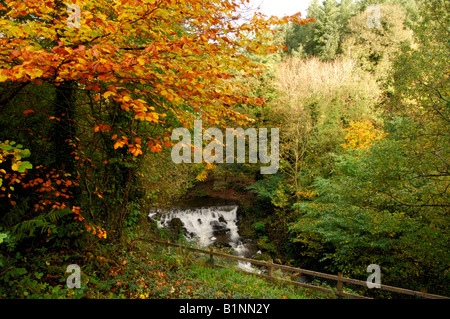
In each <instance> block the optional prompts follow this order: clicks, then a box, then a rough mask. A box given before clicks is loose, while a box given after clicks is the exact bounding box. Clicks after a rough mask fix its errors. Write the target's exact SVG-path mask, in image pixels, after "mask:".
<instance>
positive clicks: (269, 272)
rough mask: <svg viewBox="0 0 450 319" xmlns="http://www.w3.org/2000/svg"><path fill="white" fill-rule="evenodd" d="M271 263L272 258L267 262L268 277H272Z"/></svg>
mask: <svg viewBox="0 0 450 319" xmlns="http://www.w3.org/2000/svg"><path fill="white" fill-rule="evenodd" d="M272 264H273V260H272V259H269V261H268V262H267V273H268V276H269V277H272V275H273V266H272Z"/></svg>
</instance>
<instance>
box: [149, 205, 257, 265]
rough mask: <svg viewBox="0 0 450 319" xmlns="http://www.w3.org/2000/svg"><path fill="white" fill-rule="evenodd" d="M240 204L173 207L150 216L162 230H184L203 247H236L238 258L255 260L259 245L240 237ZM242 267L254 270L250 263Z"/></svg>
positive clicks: (189, 237)
mask: <svg viewBox="0 0 450 319" xmlns="http://www.w3.org/2000/svg"><path fill="white" fill-rule="evenodd" d="M238 208H239V207H238V206H236V205H224V206H208V207H173V208H170V209H167V210H162V209H153V210H152V211H151V212H150V214H149V217H150V218H151V219H153V220H155V221H156V222H157V225H158V227H159V228H167V229H174V230H180V229H184V234H185V236H186V238H188V239H189V240H193V241H196V242H198V244H199V246H200V247H204V248H205V247H208V246H211V245H218V244H220V245H221V246H225V247H230V248H232V249H233V250H234V251H235V252H236V254H237V255H238V256H241V257H246V258H251V257H253V256H254V255H255V253H256V246H255V245H254V244H253V242H252V241H251V240H248V239H245V238H242V237H241V236H240V235H239V229H238V225H237V221H238V216H237V210H238ZM238 266H239V267H241V268H244V269H245V270H254V269H253V268H252V267H251V265H250V264H247V263H243V262H239V264H238Z"/></svg>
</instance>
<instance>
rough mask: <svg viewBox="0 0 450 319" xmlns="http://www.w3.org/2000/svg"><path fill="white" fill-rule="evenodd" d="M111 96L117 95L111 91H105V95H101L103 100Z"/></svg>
mask: <svg viewBox="0 0 450 319" xmlns="http://www.w3.org/2000/svg"><path fill="white" fill-rule="evenodd" d="M111 95H117V93H116V92H112V91H106V92H105V93H103V98H105V99H107V98H108V97H110V96H111Z"/></svg>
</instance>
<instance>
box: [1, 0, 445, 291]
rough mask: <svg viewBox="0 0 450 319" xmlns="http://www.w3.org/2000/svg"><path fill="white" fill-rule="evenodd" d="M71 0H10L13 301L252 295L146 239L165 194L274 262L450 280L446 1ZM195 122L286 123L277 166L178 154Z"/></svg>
mask: <svg viewBox="0 0 450 319" xmlns="http://www.w3.org/2000/svg"><path fill="white" fill-rule="evenodd" d="M73 4H75V5H76V6H74V7H71V8H68V7H67V4H66V3H63V2H62V1H59V0H51V1H42V0H29V1H9V0H8V1H6V0H0V298H81V297H85V298H86V297H87V298H111V297H113V298H174V297H175V293H176V294H177V296H179V297H200V298H202V297H204V298H211V297H248V296H249V295H246V294H244V293H242V294H241V295H239V294H231V295H221V294H222V293H223V292H220V293H218V291H217V290H218V289H219V288H214V289H213V288H211V287H210V288H208V289H212V290H207V289H206V288H203V290H202V292H201V293H200V292H199V291H200V290H199V291H197V292H195V291H194V289H193V288H192V286H194V287H195V286H196V285H200V284H199V283H197V284H195V281H193V280H194V279H192V278H199V277H195V276H194V275H193V273H194V272H195V271H197V272H198V271H199V270H198V269H197V270H195V269H196V268H192V267H191V268H189V267H188V266H186V264H187V262H183V261H180V260H179V256H175V257H174V259H172V260H159V259H158V260H157V259H156V257H155V256H153V257H152V256H151V255H150V257H149V255H148V254H146V252H145V247H146V246H142V247H141V248H140V249H141V250H137V249H136V251H134V253H133V250H134V249H135V248H134V247H135V246H136V242H137V240H138V239H139V238H141V237H142V236H145V235H148V233H149V232H152V233H151V235H152V236H156V235H157V234H158V233H159V232H160V231H159V230H158V229H156V228H155V227H154V225H153V226H152V225H149V221H148V219H147V215H148V212H149V209H150V208H152V207H170V206H172V205H174V203H176V202H178V201H180V200H182V199H184V198H190V197H196V198H200V199H201V198H202V197H208V196H209V197H214V196H219V197H220V196H222V197H223V196H229V197H230V198H234V199H237V200H238V201H239V205H240V210H241V214H242V216H243V217H242V221H241V222H242V223H241V225H240V228H241V229H242V231H243V232H246V233H247V234H248V235H249V236H252V237H253V238H254V239H255V241H256V242H257V244H258V247H259V249H260V250H261V251H262V254H261V255H260V256H259V258H262V259H269V258H271V259H274V260H279V261H280V262H282V263H284V264H289V265H293V266H296V267H302V268H305V269H312V270H316V271H323V272H327V273H334V274H335V273H338V272H340V273H343V274H344V276H346V277H350V278H366V277H367V273H366V268H367V266H368V265H370V264H377V265H380V267H381V272H382V283H383V284H388V285H392V286H397V287H403V288H408V289H413V290H417V291H419V290H423V289H425V290H426V291H427V292H430V293H433V294H439V295H444V296H450V291H449V288H448V286H449V275H450V274H449V268H448V266H449V262H450V259H449V249H448V247H449V246H448V243H449V226H450V223H449V222H450V220H449V218H450V217H449V209H450V200H449V188H450V173H449V169H450V162H449V160H450V134H449V133H450V132H449V129H448V128H449V121H450V100H449V90H450V88H449V77H450V69H449V65H450V64H449V56H450V54H449V53H450V48H449V45H450V43H449V40H448V39H449V31H450V30H449V27H450V21H449V12H450V8H449V2H448V1H446V0H433V1H427V0H379V1H375V0H373V1H372V0H359V1H352V0H341V1H337V0H324V1H319V0H313V1H312V2H311V4H310V6H309V8H308V14H307V16H306V17H305V16H301V15H300V14H296V15H293V16H289V17H284V18H275V17H270V18H268V17H264V16H260V15H254V16H253V15H251V14H249V12H251V9H250V8H248V7H247V4H246V3H245V2H244V3H240V2H239V1H200V0H186V1H166V0H164V1H159V0H96V1H92V0H85V1H78V0H74V1H73ZM373 4H376V7H373ZM72 8H73V10H72ZM71 19H72V20H71ZM71 21H72V22H71ZM194 120H202V121H203V129H204V130H206V129H207V128H209V127H215V128H220V129H223V130H225V129H226V128H236V127H244V128H279V133H280V136H279V138H280V139H279V169H278V171H277V172H276V173H275V174H261V171H260V168H261V166H266V164H263V163H250V162H249V161H246V162H245V163H237V162H236V163H207V162H205V161H203V162H200V163H197V162H193V163H175V162H174V161H173V160H172V157H171V151H172V148H173V146H174V145H175V143H176V141H174V140H173V139H172V138H171V134H172V132H173V130H174V129H176V128H180V127H183V128H186V129H188V130H191V131H193V130H194ZM249 143H250V142H249ZM206 144H207V143H206V142H204V145H206ZM249 147H250V146H249ZM143 251H144V252H143ZM140 254H143V256H145V258H146V259H145V262H144V261H143V259H140V258H139V256H140ZM158 258H159V257H158ZM161 258H162V259H164V258H169V257H168V255H165V256H162V257H161ZM69 264H78V265H80V266H81V268H82V271H83V274H84V275H83V276H84V277H83V278H87V280H85V281H83V284H82V285H83V289H78V290H77V289H67V287H66V284H65V283H66V278H67V274H66V273H65V270H66V267H67V266H68V265H69ZM143 269H144V270H145V271H144V270H143ZM167 269H171V271H172V272H171V273H170V274H169V273H167V274H166V275H164V273H163V272H164V271H167ZM143 273H146V274H147V275H148V276H149V277H145V276H144V275H142V276H141V274H143ZM149 274H152V275H151V276H150V275H149ZM155 274H156V275H155ZM158 276H159V277H158ZM171 276H172V277H171ZM240 280H242V279H240ZM125 282H128V284H124V283H125ZM168 282H170V284H168ZM193 282H194V283H193ZM120 283H122V284H120ZM162 283H165V284H162ZM156 287H157V288H156ZM199 289H200V288H199ZM224 289H225V288H224ZM227 289H228V290H232V288H227ZM195 293H197V294H196V295H195ZM373 296H375V297H386V298H389V297H391V296H390V295H389V294H387V293H386V294H383V293H379V294H377V293H376V292H375V293H373ZM292 297H296V296H295V295H292Z"/></svg>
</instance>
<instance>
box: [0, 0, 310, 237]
mask: <svg viewBox="0 0 450 319" xmlns="http://www.w3.org/2000/svg"><path fill="white" fill-rule="evenodd" d="M239 7H240V4H239V2H237V1H212V0H211V1H206V2H205V1H197V0H189V1H162V0H161V1H158V0H157V1H154V0H116V1H111V0H101V1H76V0H75V1H73V2H70V3H68V4H67V3H63V2H62V1H58V0H55V1H42V0H30V1H26V2H23V1H7V2H5V1H1V2H0V25H1V33H0V90H1V92H2V93H1V98H0V112H1V113H2V121H1V125H2V129H1V133H0V134H1V135H0V140H4V141H5V140H12V139H13V138H15V136H13V135H17V136H20V137H22V138H24V139H25V138H26V139H27V140H28V141H29V143H30V144H31V145H25V147H29V148H30V151H31V154H32V155H31V157H30V162H32V163H33V164H34V165H35V166H36V169H38V167H39V170H40V172H41V173H40V174H42V176H41V175H39V176H38V175H37V170H36V171H34V170H28V171H26V172H24V173H23V174H24V175H23V178H24V181H26V183H24V185H27V186H28V187H29V189H30V188H31V189H36V187H38V186H40V184H45V187H43V190H42V193H41V195H42V196H38V197H37V198H36V199H35V200H36V201H35V204H34V205H32V207H31V208H33V209H34V210H35V211H36V212H38V211H47V210H48V209H58V208H68V209H71V210H72V212H73V213H75V214H76V217H77V218H78V219H79V220H82V221H84V222H86V226H87V227H86V228H88V227H89V229H90V230H93V229H94V230H95V229H98V228H95V227H94V225H97V224H98V225H107V226H108V228H109V229H113V230H116V231H118V232H120V229H121V226H122V225H123V223H124V220H125V219H126V216H127V213H128V211H129V210H130V207H131V206H133V203H132V199H133V198H139V197H140V192H142V189H140V188H139V185H138V184H137V174H138V172H139V170H140V168H141V167H142V165H145V162H143V161H142V158H143V156H144V154H150V155H151V154H158V153H160V152H161V151H162V150H163V149H164V148H165V147H168V146H170V145H171V144H170V142H169V136H170V135H169V134H170V130H171V128H172V127H178V126H187V127H189V126H190V125H191V124H192V121H193V119H194V118H201V119H203V120H205V121H209V122H210V123H211V124H220V123H221V121H222V120H223V119H224V118H229V119H232V120H234V121H236V122H237V123H239V124H243V123H244V122H245V121H246V120H247V117H246V116H245V115H244V114H240V113H238V112H236V111H234V110H233V106H235V105H239V104H245V105H259V104H261V103H262V100H261V99H260V98H259V97H258V96H255V95H253V94H251V90H250V89H249V88H248V87H247V86H246V85H244V84H243V82H242V81H241V80H242V79H244V78H246V77H251V76H254V75H258V74H259V73H260V72H261V65H260V64H259V63H256V62H255V61H252V60H251V59H249V58H248V56H247V55H246V54H247V53H253V54H267V53H270V52H272V51H273V50H275V49H276V47H275V46H272V45H267V44H263V41H264V39H265V37H266V34H268V33H270V32H274V31H273V30H272V29H271V27H272V26H274V25H279V24H282V23H285V22H288V21H294V22H297V23H300V24H305V23H307V22H308V21H306V20H301V19H300V16H299V15H295V16H292V17H289V18H288V17H286V18H283V19H278V18H270V19H266V18H264V17H262V16H260V15H259V14H255V15H254V16H253V17H252V18H251V19H250V20H249V21H246V22H242V21H240V20H239V14H238V9H239ZM11 124H14V127H13V130H11V127H10V125H11ZM18 132H20V134H19V133H18ZM10 135H12V136H10ZM43 150H44V152H45V153H44V154H42V153H40V152H42V151H43ZM46 154H48V156H45V155H46ZM35 159H36V160H39V159H44V162H45V163H42V162H41V163H39V161H35ZM146 159H147V160H148V159H150V160H151V156H150V157H148V156H147V157H146ZM39 164H44V165H39ZM61 185H69V186H70V188H71V191H70V194H69V193H68V189H67V188H66V187H64V188H62V189H60V188H61ZM41 188H42V187H41ZM41 188H40V189H41ZM62 190H65V192H66V193H64V192H62ZM43 194H47V195H45V196H44V197H45V199H44V197H43ZM62 194H64V197H61V196H62ZM77 194H78V195H77ZM19 195H20V194H19V193H17V196H19ZM66 196H68V198H67V197H66ZM80 196H81V197H80ZM24 203H25V202H24V201H21V204H22V205H25V204H24ZM130 205H131V206H130ZM82 206H83V208H82V209H80V207H82ZM27 207H28V206H23V207H21V209H22V210H26V209H27ZM133 207H136V205H134V206H133ZM88 220H89V222H88ZM15 222H20V219H19V221H17V220H16V221H15ZM89 223H92V225H90V224H89ZM93 232H94V233H96V234H99V236H101V237H103V235H104V232H103V231H102V232H101V233H98V231H93Z"/></svg>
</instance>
